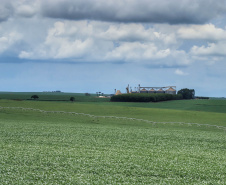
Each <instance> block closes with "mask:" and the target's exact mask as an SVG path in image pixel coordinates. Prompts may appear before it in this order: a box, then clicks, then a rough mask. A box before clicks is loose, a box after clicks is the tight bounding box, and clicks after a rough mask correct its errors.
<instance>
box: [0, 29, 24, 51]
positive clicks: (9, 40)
mask: <svg viewBox="0 0 226 185" xmlns="http://www.w3.org/2000/svg"><path fill="white" fill-rule="evenodd" d="M20 39H21V35H20V34H19V33H17V32H9V33H4V34H3V35H2V36H0V53H3V52H4V51H6V50H9V49H10V47H11V46H12V45H13V44H15V43H16V42H17V41H19V40H20Z"/></svg>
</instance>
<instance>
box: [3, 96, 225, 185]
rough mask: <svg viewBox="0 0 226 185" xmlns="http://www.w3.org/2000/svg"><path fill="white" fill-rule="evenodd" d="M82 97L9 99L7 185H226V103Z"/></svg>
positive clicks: (5, 154) (5, 136)
mask: <svg viewBox="0 0 226 185" xmlns="http://www.w3.org/2000/svg"><path fill="white" fill-rule="evenodd" d="M21 96H24V98H21V99H29V98H26V97H25V94H21ZM26 96H28V95H26ZM53 96H54V95H53ZM69 96H70V95H69ZM49 97H50V95H49ZM49 97H47V98H49ZM76 97H77V102H73V103H72V102H69V101H41V98H40V101H18V99H20V98H11V99H17V100H16V101H15V100H4V98H3V97H2V100H0V128H1V129H0V166H1V167H0V184H226V155H225V153H226V101H222V100H180V101H179V100H178V101H168V102H160V103H115V102H108V101H109V100H108V101H107V100H103V99H98V98H96V97H95V96H93V97H92V96H91V97H88V98H90V99H86V98H87V97H85V96H83V95H80V97H81V99H79V96H76ZM84 97H85V98H84ZM0 98H1V96H0ZM5 98H7V97H5ZM50 98H52V99H51V100H54V98H53V97H50ZM91 98H93V99H95V101H94V100H93V99H92V100H91ZM7 99H9V98H7ZM60 99H62V97H61V98H59V96H58V97H57V100H60ZM82 99H83V100H82ZM46 100H47V99H46ZM65 100H66V98H65Z"/></svg>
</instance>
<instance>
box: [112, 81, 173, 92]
mask: <svg viewBox="0 0 226 185" xmlns="http://www.w3.org/2000/svg"><path fill="white" fill-rule="evenodd" d="M129 89H130V91H129ZM126 92H127V94H129V93H150V94H155V93H158V94H160V93H163V94H177V91H176V86H166V87H141V86H140V84H139V85H138V87H135V91H132V87H129V85H128V86H127V87H126ZM118 94H122V93H121V91H119V90H118V91H117V92H116V90H115V95H118Z"/></svg>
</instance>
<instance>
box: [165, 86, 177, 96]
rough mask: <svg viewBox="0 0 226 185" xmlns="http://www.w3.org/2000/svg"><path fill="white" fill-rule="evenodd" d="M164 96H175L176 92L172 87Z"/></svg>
mask: <svg viewBox="0 0 226 185" xmlns="http://www.w3.org/2000/svg"><path fill="white" fill-rule="evenodd" d="M166 94H176V90H175V89H174V88H172V87H170V88H169V89H167V90H166Z"/></svg>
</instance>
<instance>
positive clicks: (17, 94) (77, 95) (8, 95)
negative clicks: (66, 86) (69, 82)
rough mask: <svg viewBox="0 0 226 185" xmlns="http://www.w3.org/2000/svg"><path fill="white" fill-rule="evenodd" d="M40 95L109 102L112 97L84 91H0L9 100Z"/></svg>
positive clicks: (41, 96) (58, 98)
mask: <svg viewBox="0 0 226 185" xmlns="http://www.w3.org/2000/svg"><path fill="white" fill-rule="evenodd" d="M34 94H36V95H38V96H39V99H38V100H39V101H70V97H75V99H76V102H108V101H110V98H97V97H96V94H90V96H84V93H62V92H0V99H8V100H30V99H31V96H32V95H34Z"/></svg>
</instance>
